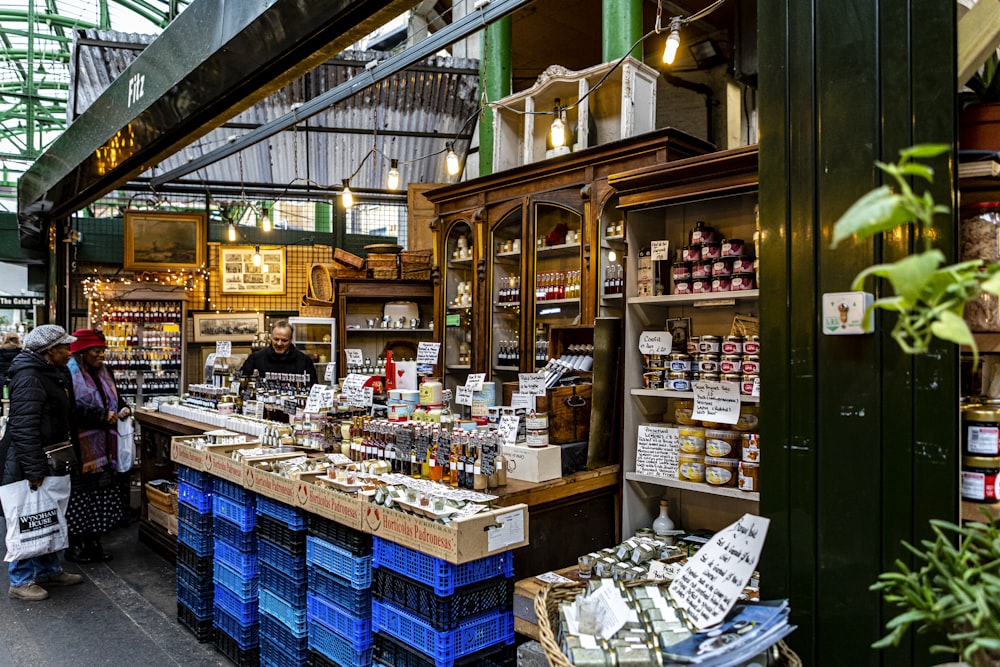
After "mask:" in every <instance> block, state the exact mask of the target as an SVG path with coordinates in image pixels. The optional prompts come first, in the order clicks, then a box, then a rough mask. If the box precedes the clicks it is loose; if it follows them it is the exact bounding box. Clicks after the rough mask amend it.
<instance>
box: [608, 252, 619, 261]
mask: <svg viewBox="0 0 1000 667" xmlns="http://www.w3.org/2000/svg"><path fill="white" fill-rule="evenodd" d="M616 259H618V255H617V254H616V253H615V251H614V250H609V251H608V261H609V262H613V261H615V260H616Z"/></svg>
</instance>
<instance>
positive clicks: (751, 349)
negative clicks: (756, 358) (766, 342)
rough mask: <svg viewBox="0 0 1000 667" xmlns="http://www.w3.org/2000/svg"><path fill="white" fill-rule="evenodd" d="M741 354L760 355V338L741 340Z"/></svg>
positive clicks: (748, 337) (753, 337) (752, 337)
mask: <svg viewBox="0 0 1000 667" xmlns="http://www.w3.org/2000/svg"><path fill="white" fill-rule="evenodd" d="M743 354H760V336H747V337H746V338H744V339H743Z"/></svg>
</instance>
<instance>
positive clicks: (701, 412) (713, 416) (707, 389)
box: [691, 382, 740, 424]
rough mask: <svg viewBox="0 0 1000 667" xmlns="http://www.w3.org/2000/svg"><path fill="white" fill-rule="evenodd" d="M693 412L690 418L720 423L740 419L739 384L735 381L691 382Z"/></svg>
mask: <svg viewBox="0 0 1000 667" xmlns="http://www.w3.org/2000/svg"><path fill="white" fill-rule="evenodd" d="M691 388H692V389H693V390H694V412H693V413H692V415H691V419H694V420H696V421H697V420H701V421H707V422H717V423H720V424H735V423H736V422H738V421H739V420H740V386H739V385H738V384H736V383H735V382H692V383H691Z"/></svg>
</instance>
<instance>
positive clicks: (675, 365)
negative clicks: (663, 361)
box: [667, 352, 691, 373]
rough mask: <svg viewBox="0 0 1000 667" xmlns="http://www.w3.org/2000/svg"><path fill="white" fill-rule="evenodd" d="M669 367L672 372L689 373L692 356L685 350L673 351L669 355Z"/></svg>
mask: <svg viewBox="0 0 1000 667" xmlns="http://www.w3.org/2000/svg"><path fill="white" fill-rule="evenodd" d="M667 368H668V369H669V370H670V372H672V373H687V372H688V371H690V370H691V357H690V356H688V355H687V354H685V353H684V352H673V353H671V354H670V356H668V357H667Z"/></svg>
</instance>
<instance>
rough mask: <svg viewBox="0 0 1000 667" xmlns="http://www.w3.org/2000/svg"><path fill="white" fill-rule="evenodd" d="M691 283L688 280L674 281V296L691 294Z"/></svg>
mask: <svg viewBox="0 0 1000 667" xmlns="http://www.w3.org/2000/svg"><path fill="white" fill-rule="evenodd" d="M690 293H691V281H690V280H689V279H688V278H684V279H683V280H675V281H674V294H690Z"/></svg>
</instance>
